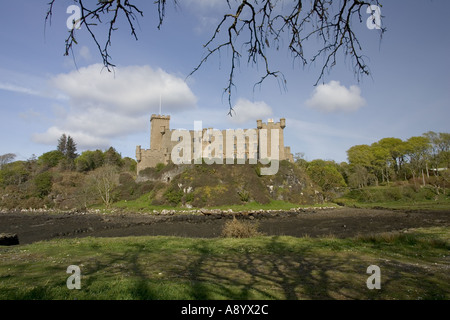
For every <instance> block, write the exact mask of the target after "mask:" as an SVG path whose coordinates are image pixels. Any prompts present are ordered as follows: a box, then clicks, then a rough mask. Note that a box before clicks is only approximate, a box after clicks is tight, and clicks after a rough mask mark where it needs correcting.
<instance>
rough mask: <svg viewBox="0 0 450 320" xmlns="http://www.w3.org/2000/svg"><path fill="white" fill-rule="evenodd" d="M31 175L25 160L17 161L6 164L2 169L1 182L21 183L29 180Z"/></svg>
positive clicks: (9, 183) (4, 184) (2, 183)
mask: <svg viewBox="0 0 450 320" xmlns="http://www.w3.org/2000/svg"><path fill="white" fill-rule="evenodd" d="M30 176H31V173H30V171H29V170H28V166H27V163H26V162H25V161H15V162H12V163H8V164H5V165H4V166H3V167H2V169H1V170H0V184H1V185H2V186H7V185H21V184H22V183H24V182H26V181H28V180H29V178H30Z"/></svg>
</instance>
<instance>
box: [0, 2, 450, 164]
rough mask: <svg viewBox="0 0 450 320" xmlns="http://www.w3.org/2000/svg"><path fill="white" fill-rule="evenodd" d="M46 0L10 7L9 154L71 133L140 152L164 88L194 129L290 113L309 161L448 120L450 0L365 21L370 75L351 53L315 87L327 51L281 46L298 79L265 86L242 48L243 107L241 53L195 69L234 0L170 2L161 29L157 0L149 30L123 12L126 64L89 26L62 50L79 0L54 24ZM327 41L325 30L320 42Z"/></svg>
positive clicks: (6, 69) (180, 120)
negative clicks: (105, 56)
mask: <svg viewBox="0 0 450 320" xmlns="http://www.w3.org/2000/svg"><path fill="white" fill-rule="evenodd" d="M47 2H48V1H22V0H17V1H8V2H5V4H3V7H2V11H0V115H1V118H0V124H1V125H0V136H1V137H2V138H1V143H0V154H4V153H10V152H11V153H15V154H16V155H17V159H20V160H24V159H28V158H30V157H31V156H32V154H35V155H37V156H39V155H41V154H42V153H44V152H47V151H50V150H54V149H55V147H56V144H57V139H58V137H59V136H60V135H61V133H63V132H64V133H67V134H70V135H71V136H73V137H74V139H75V142H77V143H78V151H79V152H81V151H83V150H87V149H97V148H99V149H106V148H108V147H109V146H114V147H115V148H116V149H117V150H118V151H119V152H120V153H121V154H122V156H129V157H132V158H134V153H135V148H136V145H142V147H143V148H148V147H149V140H150V139H149V118H150V115H151V114H152V113H158V112H159V97H160V96H161V100H162V113H163V114H170V115H171V128H173V129H176V128H184V129H193V125H194V121H198V120H201V121H203V126H204V127H214V128H217V129H227V128H254V127H256V119H260V118H261V119H263V120H264V121H267V118H273V119H274V120H275V121H278V120H279V118H282V117H284V118H286V129H285V144H286V145H289V146H291V150H292V152H293V153H296V152H303V153H304V154H305V157H306V159H308V160H313V159H317V158H321V159H332V160H336V161H339V162H340V161H346V157H347V156H346V150H348V149H349V148H350V147H351V146H353V145H357V144H371V143H373V142H375V141H377V140H379V139H381V138H384V137H398V138H402V139H407V138H409V137H411V136H417V135H421V134H422V133H424V132H427V131H429V130H432V131H435V132H450V130H449V129H450V125H449V119H450V80H449V71H450V60H449V59H448V57H449V56H450V32H449V31H450V28H449V26H448V12H449V11H450V2H449V1H445V0H434V1H406V0H398V1H382V4H383V7H382V9H381V13H382V15H383V18H382V24H383V26H384V27H386V28H387V32H386V33H385V34H384V35H383V38H382V39H381V40H380V36H379V33H378V32H377V31H376V30H370V29H368V28H367V27H366V19H367V18H368V15H367V16H363V22H362V23H361V24H359V23H356V24H355V25H354V26H355V28H356V30H357V32H358V33H357V34H358V36H359V38H360V40H361V43H362V46H363V50H364V54H365V55H366V56H367V62H368V65H369V67H370V70H371V72H372V75H371V76H370V77H367V76H366V77H363V78H362V79H361V80H360V81H359V82H358V80H357V78H355V76H354V73H353V71H352V68H351V63H350V61H349V60H348V59H344V58H343V57H342V56H341V57H340V59H339V60H338V65H337V66H336V67H335V68H334V69H332V71H331V72H330V73H329V74H326V75H325V78H324V79H323V81H322V82H321V84H322V83H323V85H320V86H317V87H315V86H314V84H315V82H316V80H317V77H318V75H319V73H320V67H321V65H320V63H316V64H311V65H309V66H307V67H306V68H303V67H302V66H300V65H299V64H298V63H294V64H293V63H292V59H291V58H290V55H289V53H287V52H286V51H283V50H280V51H279V52H275V53H273V52H270V53H269V54H270V55H271V58H272V60H271V65H272V69H274V70H275V69H278V70H281V71H283V73H284V75H285V77H286V80H287V88H286V90H283V89H280V87H279V85H278V83H277V81H276V80H274V79H270V78H269V79H268V80H266V81H265V82H264V83H263V84H262V86H260V87H257V88H256V89H254V88H253V85H254V84H255V82H257V81H258V80H259V77H260V76H261V66H262V65H261V64H260V65H259V69H260V70H258V68H256V67H251V66H248V65H247V63H246V60H245V58H244V59H242V61H241V64H240V66H239V68H238V70H237V71H236V78H235V83H236V91H234V92H233V105H234V106H235V110H236V115H235V116H234V117H233V118H230V117H229V116H227V112H228V105H227V100H226V97H224V96H223V95H222V91H223V88H224V87H225V86H226V84H227V83H226V82H227V79H228V72H229V69H228V67H229V57H230V56H229V52H227V51H226V50H224V51H222V52H221V55H220V56H215V57H213V58H211V59H210V60H209V61H208V62H207V63H206V64H205V65H204V66H203V67H202V68H201V69H200V70H199V71H198V72H196V73H195V74H194V75H193V76H191V77H188V78H186V77H187V75H188V74H189V73H190V72H191V71H192V70H193V68H195V66H196V65H197V64H198V63H199V61H200V59H201V58H202V57H203V55H204V53H205V51H204V49H203V44H204V43H205V42H206V41H207V40H208V39H209V37H210V36H211V32H212V31H213V30H214V28H215V25H216V24H217V21H218V19H220V18H221V16H222V15H223V13H224V10H226V6H225V5H224V3H225V1H219V0H214V1H213V0H210V1H206V0H184V1H183V0H180V1H179V6H178V7H177V8H174V7H173V6H172V5H169V7H168V9H167V12H166V19H165V21H164V24H163V25H162V28H161V30H158V29H157V24H158V21H157V15H156V7H155V6H154V5H152V4H151V2H149V3H150V4H146V5H145V8H144V9H145V11H144V17H143V18H139V19H138V21H139V27H138V29H137V35H138V38H139V41H135V40H134V39H133V38H132V37H131V36H130V32H129V29H128V28H127V27H126V25H125V24H123V23H122V22H123V21H122V22H121V23H120V25H119V26H120V28H119V30H118V31H117V32H115V33H114V34H113V39H112V47H111V49H110V54H111V56H112V62H113V63H114V64H116V65H117V68H116V70H115V73H114V74H112V73H111V74H108V72H107V71H105V70H103V71H102V69H101V59H100V56H99V54H98V52H97V51H96V47H95V45H94V43H93V41H92V39H91V38H90V36H89V35H88V34H87V31H86V29H85V27H83V28H82V29H81V30H79V31H78V33H77V41H78V45H76V46H75V47H74V54H75V58H74V57H72V56H69V57H64V56H63V53H64V40H65V38H66V37H67V35H68V29H67V27H66V20H67V19H68V17H69V15H70V14H68V13H66V10H67V7H68V6H69V5H72V4H73V1H69V0H60V1H57V3H56V5H55V6H54V9H53V18H52V23H51V25H47V26H46V28H45V29H44V25H45V23H44V18H45V14H46V11H47V4H46V3H47ZM100 35H104V33H103V34H102V33H100ZM315 46H316V44H315V41H314V40H313V41H311V42H310V46H309V47H308V49H313V48H315ZM74 59H75V61H76V65H77V67H78V69H77V68H76V66H75V64H74ZM319 62H320V61H319Z"/></svg>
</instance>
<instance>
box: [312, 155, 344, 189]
mask: <svg viewBox="0 0 450 320" xmlns="http://www.w3.org/2000/svg"><path fill="white" fill-rule="evenodd" d="M306 172H307V173H308V175H309V177H310V178H311V179H312V180H313V181H314V182H316V183H317V184H318V185H319V186H320V187H321V188H322V190H323V191H326V192H327V191H335V190H337V189H339V188H342V187H346V186H347V185H346V183H345V180H344V178H343V177H342V174H341V173H340V172H339V171H338V170H337V168H336V166H335V165H333V164H332V163H330V162H326V161H324V160H320V159H318V160H313V161H311V162H309V163H308V168H307V169H306Z"/></svg>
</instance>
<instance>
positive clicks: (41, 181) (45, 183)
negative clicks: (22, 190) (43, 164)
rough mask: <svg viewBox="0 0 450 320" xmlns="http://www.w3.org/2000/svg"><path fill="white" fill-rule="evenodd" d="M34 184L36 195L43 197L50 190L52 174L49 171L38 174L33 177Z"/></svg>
mask: <svg viewBox="0 0 450 320" xmlns="http://www.w3.org/2000/svg"><path fill="white" fill-rule="evenodd" d="M33 182H34V186H35V188H36V196H37V197H39V198H41V199H42V198H44V197H45V196H47V195H48V194H49V193H50V192H51V190H52V174H51V173H50V172H49V171H45V172H42V173H40V174H38V175H37V176H36V177H34V179H33Z"/></svg>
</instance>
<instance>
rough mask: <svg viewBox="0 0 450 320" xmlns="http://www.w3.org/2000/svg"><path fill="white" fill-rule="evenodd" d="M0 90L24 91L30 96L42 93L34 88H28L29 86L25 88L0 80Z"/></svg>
mask: <svg viewBox="0 0 450 320" xmlns="http://www.w3.org/2000/svg"><path fill="white" fill-rule="evenodd" d="M0 90H6V91H11V92H16V93H24V94H29V95H32V96H42V94H41V93H40V92H38V91H36V90H33V89H30V88H25V87H22V86H17V85H14V84H11V83H2V82H0Z"/></svg>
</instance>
